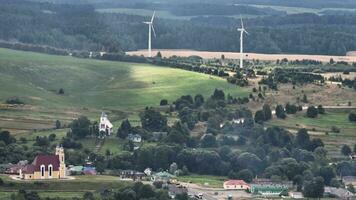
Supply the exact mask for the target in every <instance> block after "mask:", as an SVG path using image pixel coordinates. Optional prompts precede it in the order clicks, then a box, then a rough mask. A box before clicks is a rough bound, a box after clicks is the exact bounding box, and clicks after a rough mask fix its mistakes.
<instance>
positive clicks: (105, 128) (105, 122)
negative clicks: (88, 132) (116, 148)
mask: <svg viewBox="0 0 356 200" xmlns="http://www.w3.org/2000/svg"><path fill="white" fill-rule="evenodd" d="M113 127H114V126H113V125H112V123H111V122H110V120H109V119H108V116H107V115H106V114H105V113H104V112H102V113H101V117H100V124H99V137H104V136H103V135H101V133H102V132H105V133H106V135H111V133H112V132H113Z"/></svg>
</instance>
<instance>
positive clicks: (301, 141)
mask: <svg viewBox="0 0 356 200" xmlns="http://www.w3.org/2000/svg"><path fill="white" fill-rule="evenodd" d="M295 143H296V144H297V146H298V147H301V148H303V149H308V148H309V144H310V137H309V134H308V131H307V129H305V128H303V129H299V130H298V133H297V137H296V138H295Z"/></svg>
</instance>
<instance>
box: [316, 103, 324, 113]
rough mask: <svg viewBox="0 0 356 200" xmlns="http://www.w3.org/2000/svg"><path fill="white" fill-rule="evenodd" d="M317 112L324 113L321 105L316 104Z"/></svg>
mask: <svg viewBox="0 0 356 200" xmlns="http://www.w3.org/2000/svg"><path fill="white" fill-rule="evenodd" d="M318 113H319V114H325V109H324V108H323V106H322V105H318Z"/></svg>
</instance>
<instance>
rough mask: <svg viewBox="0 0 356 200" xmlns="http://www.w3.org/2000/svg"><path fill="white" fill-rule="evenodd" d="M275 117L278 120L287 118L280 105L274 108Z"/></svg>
mask: <svg viewBox="0 0 356 200" xmlns="http://www.w3.org/2000/svg"><path fill="white" fill-rule="evenodd" d="M276 116H277V117H278V118H280V119H285V118H286V117H287V116H286V113H285V111H284V108H283V106H282V105H278V106H277V107H276Z"/></svg>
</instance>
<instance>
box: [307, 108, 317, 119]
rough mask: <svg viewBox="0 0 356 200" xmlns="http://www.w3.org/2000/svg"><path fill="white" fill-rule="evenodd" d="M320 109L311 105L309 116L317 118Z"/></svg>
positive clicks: (308, 111)
mask: <svg viewBox="0 0 356 200" xmlns="http://www.w3.org/2000/svg"><path fill="white" fill-rule="evenodd" d="M318 113H319V112H318V110H317V109H316V108H315V107H314V106H309V107H308V110H307V117H309V118H316V117H317V116H318Z"/></svg>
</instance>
